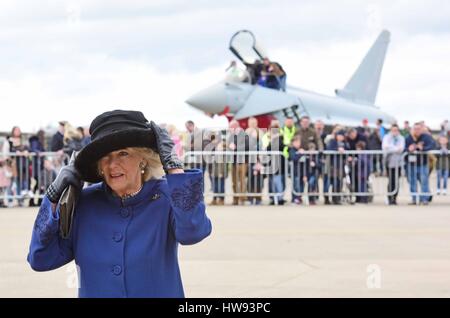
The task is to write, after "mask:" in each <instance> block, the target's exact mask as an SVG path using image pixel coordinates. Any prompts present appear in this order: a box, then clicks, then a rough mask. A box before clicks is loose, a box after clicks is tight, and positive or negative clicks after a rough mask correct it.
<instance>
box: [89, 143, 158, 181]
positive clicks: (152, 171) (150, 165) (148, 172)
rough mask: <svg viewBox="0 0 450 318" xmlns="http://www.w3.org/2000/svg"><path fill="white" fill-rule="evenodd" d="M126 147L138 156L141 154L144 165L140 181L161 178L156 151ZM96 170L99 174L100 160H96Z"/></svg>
mask: <svg viewBox="0 0 450 318" xmlns="http://www.w3.org/2000/svg"><path fill="white" fill-rule="evenodd" d="M126 149H128V150H132V151H134V152H136V153H137V155H138V156H142V158H143V159H144V162H145V166H144V168H143V170H144V173H143V174H142V182H146V181H148V180H150V179H161V178H162V177H163V176H164V175H165V172H164V169H163V165H162V163H161V159H160V158H159V154H158V153H157V152H156V151H154V150H153V149H151V148H146V147H129V148H126ZM97 170H98V175H99V176H101V173H100V160H99V161H98V162H97Z"/></svg>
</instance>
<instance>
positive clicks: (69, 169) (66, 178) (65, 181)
mask: <svg viewBox="0 0 450 318" xmlns="http://www.w3.org/2000/svg"><path fill="white" fill-rule="evenodd" d="M69 185H73V186H74V187H76V188H77V189H81V188H82V187H83V181H82V180H81V176H80V174H79V172H78V171H77V169H75V166H73V165H68V166H64V167H62V168H61V171H60V172H59V174H58V176H57V177H56V179H55V181H53V183H52V184H51V185H50V186H49V187H48V189H47V191H46V193H45V195H46V196H47V197H48V199H49V200H50V202H52V203H58V201H59V198H60V197H61V195H62V193H63V192H64V189H66V188H67V187H68V186H69Z"/></svg>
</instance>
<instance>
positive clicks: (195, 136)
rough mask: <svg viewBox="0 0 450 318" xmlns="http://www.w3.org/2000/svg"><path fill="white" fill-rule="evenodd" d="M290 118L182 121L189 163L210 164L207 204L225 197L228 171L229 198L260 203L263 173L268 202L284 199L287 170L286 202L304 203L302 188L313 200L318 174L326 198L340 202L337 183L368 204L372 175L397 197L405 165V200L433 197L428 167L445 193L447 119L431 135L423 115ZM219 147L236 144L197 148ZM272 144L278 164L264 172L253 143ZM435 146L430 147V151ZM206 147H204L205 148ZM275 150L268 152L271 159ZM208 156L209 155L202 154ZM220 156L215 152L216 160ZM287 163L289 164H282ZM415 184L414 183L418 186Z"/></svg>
mask: <svg viewBox="0 0 450 318" xmlns="http://www.w3.org/2000/svg"><path fill="white" fill-rule="evenodd" d="M298 124H299V125H298V126H297V125H295V122H294V119H293V118H290V117H288V118H286V119H285V121H284V125H280V122H279V121H278V120H273V121H272V123H271V125H270V127H269V129H267V130H264V129H260V128H259V127H258V121H257V119H256V118H254V117H252V118H249V119H248V128H246V129H245V130H244V129H242V128H241V127H240V124H239V122H238V121H236V120H231V121H230V123H229V127H228V130H227V131H226V133H225V134H219V135H217V134H211V133H209V134H205V132H204V131H202V130H201V129H197V128H196V127H195V125H194V123H192V122H188V123H186V128H187V130H188V132H189V138H188V140H190V141H191V143H190V144H188V145H186V146H185V147H184V149H185V150H187V151H196V155H192V156H188V157H187V159H188V161H187V162H188V163H189V164H190V166H191V167H194V168H201V169H203V171H204V172H205V173H206V172H208V174H209V178H210V182H211V184H212V187H211V189H212V191H213V192H214V194H215V195H214V198H213V200H212V202H211V204H213V205H223V204H224V197H225V194H226V188H225V179H226V178H227V177H228V176H229V174H231V179H232V180H231V181H232V190H233V192H234V196H233V204H234V205H239V204H241V205H242V204H256V205H258V204H261V202H262V193H263V186H264V178H266V177H267V178H268V179H269V180H268V187H269V188H268V192H269V195H270V201H271V203H270V204H274V205H282V204H284V203H285V202H286V201H285V199H284V191H285V188H286V179H287V178H291V181H292V187H293V191H292V194H291V202H292V203H294V204H302V203H303V202H302V197H303V196H302V194H304V193H305V191H307V194H308V195H307V197H308V201H309V202H308V203H309V204H311V205H314V204H316V203H317V202H318V199H319V197H318V196H319V181H320V180H321V181H322V193H323V194H324V203H325V204H342V198H343V194H342V193H343V186H344V184H345V185H346V186H347V187H349V191H350V192H351V193H354V194H355V200H354V201H352V203H362V204H367V203H369V202H370V200H371V195H370V191H369V178H370V176H372V175H373V176H386V177H387V178H388V188H387V191H386V193H387V200H388V203H389V204H391V205H395V204H397V196H398V192H399V188H400V184H399V179H400V176H401V174H402V173H405V174H406V175H405V176H406V177H407V180H408V182H409V185H410V187H409V191H410V193H411V202H410V204H423V205H427V204H429V202H430V201H431V199H432V195H431V192H430V186H429V177H430V174H431V172H432V171H433V170H436V174H437V194H438V195H441V194H442V195H446V194H447V179H448V175H449V167H450V162H449V159H450V158H449V153H448V150H449V142H448V140H449V131H450V129H449V126H448V122H447V121H446V122H444V123H443V124H442V129H441V131H440V133H439V134H438V136H437V138H434V137H433V136H432V132H431V130H430V129H429V128H428V127H427V126H426V124H425V123H424V122H417V123H414V125H412V127H410V124H409V122H408V121H405V122H404V125H403V127H399V126H398V125H397V124H394V125H392V126H391V127H389V129H388V127H385V126H384V125H383V121H382V120H377V122H376V125H375V127H373V128H371V127H370V126H369V122H368V121H367V120H363V121H362V125H361V126H360V127H357V128H345V127H342V126H340V125H336V126H334V127H333V129H332V131H331V132H328V133H327V132H326V131H325V125H324V123H323V122H322V121H320V120H318V121H316V122H314V124H312V123H311V121H310V118H309V117H308V116H303V117H302V118H301V119H300V122H299V123H298ZM202 150H203V151H204V150H209V151H211V150H216V151H217V150H218V151H227V152H228V154H229V153H230V152H231V153H233V152H235V154H234V155H233V156H229V155H228V157H226V155H227V154H220V155H214V156H213V157H208V155H206V156H202V157H201V156H200V155H199V153H198V151H202ZM261 150H264V151H278V154H279V155H278V156H279V158H278V160H277V162H278V163H279V164H278V169H277V170H276V171H273V170H272V171H270V172H269V173H267V169H266V168H267V167H265V163H264V162H263V160H261V158H259V157H258V156H252V154H251V153H252V151H261ZM430 150H434V152H430ZM204 154H208V151H207V152H204ZM275 157H276V156H272V162H273V161H274V158H275ZM206 159H207V160H206ZM217 159H220V160H217ZM286 163H287V166H286ZM418 184H419V185H420V190H419V188H418Z"/></svg>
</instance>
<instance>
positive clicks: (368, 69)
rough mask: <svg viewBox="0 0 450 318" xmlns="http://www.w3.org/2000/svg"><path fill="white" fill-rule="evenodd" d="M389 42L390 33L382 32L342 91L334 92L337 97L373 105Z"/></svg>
mask: <svg viewBox="0 0 450 318" xmlns="http://www.w3.org/2000/svg"><path fill="white" fill-rule="evenodd" d="M389 40H390V32H389V31H387V30H384V31H382V32H381V34H380V35H379V36H378V38H377V40H376V41H375V43H374V44H373V45H372V47H371V48H370V50H369V52H367V54H366V56H365V57H364V59H363V60H362V62H361V64H360V65H359V67H358V69H357V70H356V72H355V73H354V74H353V76H352V77H351V78H350V80H349V81H348V83H347V85H345V87H344V89H341V90H336V95H337V96H340V97H343V98H346V99H351V100H358V101H360V102H365V103H368V104H375V99H376V97H377V91H378V86H379V83H380V77H381V71H382V69H383V64H384V58H385V56H386V51H387V47H388V45H389Z"/></svg>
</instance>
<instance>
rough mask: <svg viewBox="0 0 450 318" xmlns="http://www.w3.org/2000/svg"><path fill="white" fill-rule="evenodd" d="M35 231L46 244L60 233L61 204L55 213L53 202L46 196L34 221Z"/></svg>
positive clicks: (40, 240)
mask: <svg viewBox="0 0 450 318" xmlns="http://www.w3.org/2000/svg"><path fill="white" fill-rule="evenodd" d="M34 232H35V234H36V237H37V239H38V240H39V242H41V243H42V244H44V245H45V244H48V243H49V242H50V241H51V239H52V238H53V237H55V236H56V235H58V233H59V206H57V208H56V213H55V214H53V212H52V203H51V202H50V200H49V199H48V198H47V197H46V196H45V197H44V199H43V201H42V204H41V207H40V208H39V212H38V215H37V217H36V221H35V223H34Z"/></svg>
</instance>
